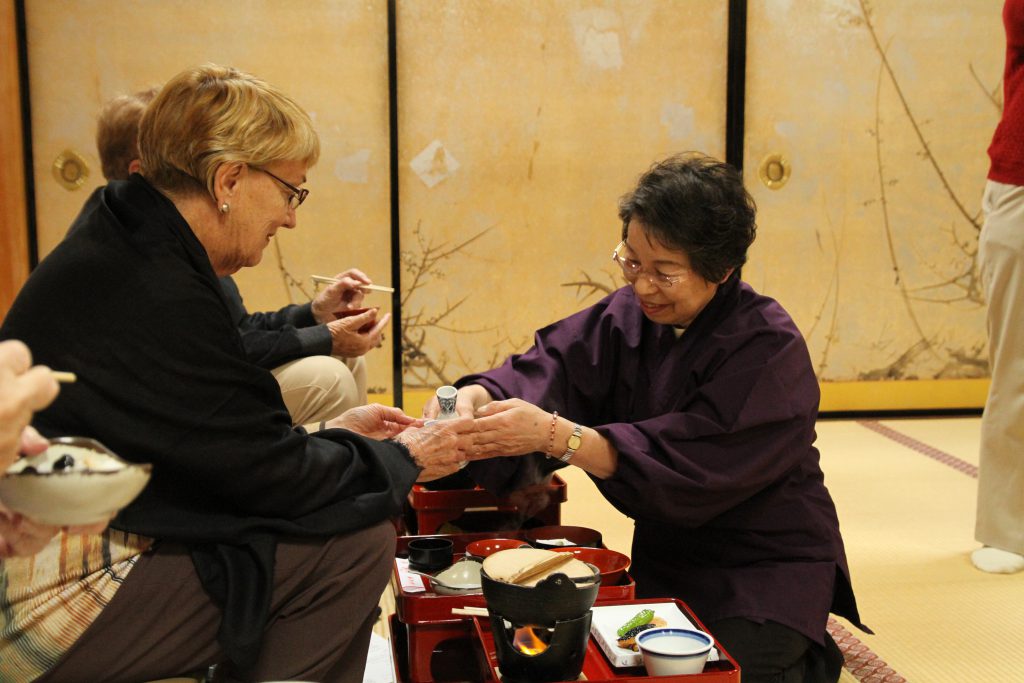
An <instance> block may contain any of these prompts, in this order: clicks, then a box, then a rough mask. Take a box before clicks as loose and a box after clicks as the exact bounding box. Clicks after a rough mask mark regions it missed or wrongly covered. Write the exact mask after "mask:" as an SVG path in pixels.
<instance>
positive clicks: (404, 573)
mask: <svg viewBox="0 0 1024 683" xmlns="http://www.w3.org/2000/svg"><path fill="white" fill-rule="evenodd" d="M395 565H396V566H397V567H398V579H399V581H400V582H401V584H402V590H404V591H405V592H406V593H426V592H427V587H426V586H424V585H423V582H424V581H429V580H430V579H425V578H424V577H422V576H420V575H419V574H413V573H412V572H410V571H409V559H408V558H405V557H396V558H395Z"/></svg>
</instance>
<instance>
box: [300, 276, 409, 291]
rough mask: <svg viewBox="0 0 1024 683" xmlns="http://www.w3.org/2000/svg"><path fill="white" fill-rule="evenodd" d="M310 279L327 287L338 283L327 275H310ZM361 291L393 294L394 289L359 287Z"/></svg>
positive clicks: (375, 286)
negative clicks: (367, 290)
mask: <svg viewBox="0 0 1024 683" xmlns="http://www.w3.org/2000/svg"><path fill="white" fill-rule="evenodd" d="M309 279H310V280H312V281H313V282H320V283H322V284H325V285H333V284H334V283H335V282H337V281H338V278H334V277H327V276H326V275H310V276H309ZM359 289H369V290H371V291H374V292H388V293H393V292H394V291H395V288H394V287H385V286H384V285H359Z"/></svg>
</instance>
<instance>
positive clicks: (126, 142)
mask: <svg viewBox="0 0 1024 683" xmlns="http://www.w3.org/2000/svg"><path fill="white" fill-rule="evenodd" d="M158 92H160V88H150V89H149V90H140V91H139V92H137V93H134V94H132V95H119V96H118V97H115V98H114V99H112V100H110V101H108V102H107V103H106V104H105V105H103V111H101V112H100V117H99V119H98V120H97V122H96V149H97V150H98V151H99V153H100V167H101V168H102V169H103V177H104V178H106V179H107V180H125V179H127V178H128V166H129V165H130V164H131V163H132V161H134V160H135V159H138V158H139V145H138V139H139V121H140V120H142V114H143V112H145V111H146V105H148V104H149V103H150V102H152V101H153V98H154V97H156V94H157V93H158Z"/></svg>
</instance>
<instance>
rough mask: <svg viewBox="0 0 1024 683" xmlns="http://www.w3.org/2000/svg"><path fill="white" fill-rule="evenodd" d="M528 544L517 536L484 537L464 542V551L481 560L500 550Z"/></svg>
mask: <svg viewBox="0 0 1024 683" xmlns="http://www.w3.org/2000/svg"><path fill="white" fill-rule="evenodd" d="M529 547H530V544H529V543H527V542H526V541H524V540H522V539H517V538H484V539H481V540H479V541H473V542H472V543H467V544H466V553H467V554H469V555H472V556H473V557H479V558H480V559H481V560H483V559H485V558H488V557H490V556H491V555H493V554H494V553H496V552H498V551H501V550H512V549H513V548H529Z"/></svg>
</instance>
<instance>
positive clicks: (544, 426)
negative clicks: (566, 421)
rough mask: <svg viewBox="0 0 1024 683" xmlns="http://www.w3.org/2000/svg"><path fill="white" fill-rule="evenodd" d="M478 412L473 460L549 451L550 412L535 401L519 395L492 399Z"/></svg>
mask: <svg viewBox="0 0 1024 683" xmlns="http://www.w3.org/2000/svg"><path fill="white" fill-rule="evenodd" d="M476 416H477V418H476V433H475V434H474V438H473V443H474V451H473V455H472V458H471V459H472V460H482V459H484V458H493V457H494V456H501V455H524V454H526V453H534V452H541V453H545V452H547V449H548V441H549V439H550V433H551V413H549V412H547V411H545V410H541V409H540V408H538V407H537V406H535V405H533V404H532V403H527V402H526V401H523V400H522V399H518V398H510V399H508V400H507V401H491V402H490V403H488V404H486V405H483V406H481V407H480V408H478V409H477V411H476Z"/></svg>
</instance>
